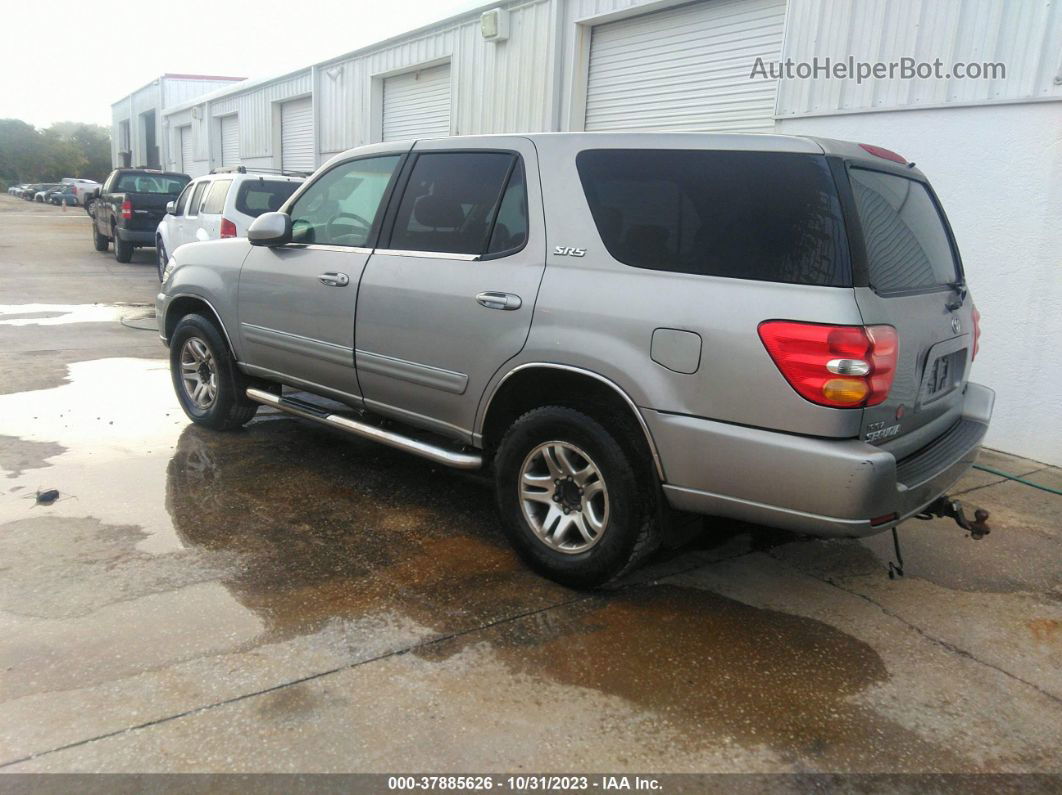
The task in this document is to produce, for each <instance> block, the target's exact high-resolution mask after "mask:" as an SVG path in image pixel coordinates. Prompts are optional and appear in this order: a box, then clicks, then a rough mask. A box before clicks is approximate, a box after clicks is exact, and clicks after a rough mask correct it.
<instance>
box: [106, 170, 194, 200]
mask: <svg viewBox="0 0 1062 795" xmlns="http://www.w3.org/2000/svg"><path fill="white" fill-rule="evenodd" d="M190 181H191V179H190V178H189V177H185V176H169V175H166V174H122V176H120V177H119V178H118V185H117V186H116V187H115V188H114V190H115V192H116V193H172V194H173V195H175V196H176V195H177V194H178V193H180V192H181V189H182V188H184V186H185V185H187V184H188V183H189V182H190Z"/></svg>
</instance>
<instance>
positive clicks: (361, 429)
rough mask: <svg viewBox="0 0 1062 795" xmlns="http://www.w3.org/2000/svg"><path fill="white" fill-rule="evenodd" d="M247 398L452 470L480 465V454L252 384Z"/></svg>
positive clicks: (481, 458) (481, 464) (481, 463)
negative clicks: (374, 423)
mask: <svg viewBox="0 0 1062 795" xmlns="http://www.w3.org/2000/svg"><path fill="white" fill-rule="evenodd" d="M247 397H249V398H250V399H251V400H253V401H255V402H256V403H261V404H263V405H266V406H272V407H273V408H275V409H277V410H279V411H283V412H284V413H286V414H291V415H293V416H295V417H302V418H303V419H304V420H311V421H313V422H316V423H319V424H321V425H327V426H328V427H329V428H335V429H336V430H339V431H343V432H344V433H349V434H350V435H351V436H360V437H361V438H363V439H371V440H372V441H374V442H380V443H381V444H386V445H387V446H388V447H395V448H397V449H399V450H405V451H406V452H407V453H412V454H413V455H418V456H420V457H421V458H427V459H428V460H429V461H434V462H435V463H437V464H443V465H445V466H448V467H454V468H455V469H479V468H480V467H482V466H483V456H481V455H480V454H479V453H463V452H460V451H458V450H449V449H447V448H445V447H440V446H438V445H435V444H431V443H429V442H423V441H420V440H419V439H413V438H410V437H409V436H403V435H402V434H400V433H394V432H393V431H387V430H384V429H383V428H378V427H376V426H375V425H369V424H368V423H365V422H358V421H357V420H352V419H351V418H350V417H344V416H343V415H342V414H333V413H331V412H330V411H327V410H325V409H322V408H320V407H318V406H315V405H313V404H312V403H307V402H306V401H304V400H297V399H295V398H286V397H281V396H280V395H274V394H273V393H272V392H266V391H265V390H262V389H254V388H253V387H252V388H250V389H248V390H247Z"/></svg>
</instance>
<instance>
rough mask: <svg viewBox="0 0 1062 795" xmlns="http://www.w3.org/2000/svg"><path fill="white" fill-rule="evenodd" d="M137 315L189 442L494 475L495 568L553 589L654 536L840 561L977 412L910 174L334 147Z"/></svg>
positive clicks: (511, 151)
mask: <svg viewBox="0 0 1062 795" xmlns="http://www.w3.org/2000/svg"><path fill="white" fill-rule="evenodd" d="M547 241H548V242H547ZM156 308H157V316H158V322H159V330H160V333H161V335H162V338H163V340H164V341H165V342H166V343H167V344H168V345H169V348H170V368H171V372H172V376H173V383H174V388H175V390H176V393H177V396H178V399H179V401H180V403H181V406H182V408H183V409H184V411H185V413H186V414H187V415H188V417H189V418H191V419H192V421H193V422H196V423H198V424H200V425H204V426H206V427H209V428H214V429H217V430H227V429H232V428H237V427H239V426H241V425H243V424H244V423H246V422H247V421H248V420H250V419H251V418H252V417H253V416H254V414H255V411H256V409H257V408H258V406H259V405H260V404H265V405H269V406H273V407H275V408H277V409H279V410H281V411H284V412H287V413H289V414H292V415H295V416H298V417H302V418H305V419H308V420H311V421H314V422H317V423H321V424H324V425H326V426H329V427H332V428H335V429H338V430H341V431H344V432H346V433H348V434H351V435H354V436H359V437H365V438H369V439H373V440H376V441H379V442H382V443H383V444H386V445H390V446H392V447H396V448H400V449H403V450H407V451H409V452H412V453H414V454H416V455H420V456H422V457H425V458H427V459H429V460H431V461H434V462H436V463H439V464H445V465H448V466H452V467H458V468H464V469H480V468H485V467H488V466H489V467H490V468H491V470H492V472H493V478H494V483H495V494H496V501H497V506H498V510H499V513H500V516H501V520H502V526H503V528H504V530H505V532H506V534H507V536H508V538H509V539H510V541H511V542H512V544H513V546H514V547H515V548H516V550H517V551H518V552H519V553H520V555H521V556H522V557H523V558H524V560H526V561H527V562H528V563H529V564H530V565H531V566H532V567H533V568H535V569H536V570H537V571H539V572H542V573H543V574H545V575H547V576H549V577H552V578H554V579H556V580H558V581H560V582H564V583H567V584H570V585H575V586H588V585H595V584H598V583H601V582H603V581H606V580H608V579H610V578H612V577H615V576H616V575H618V574H619V573H621V572H623V571H626V570H628V569H629V568H630V567H631V566H633V565H634V564H635V563H636V562H637V561H638V560H640V559H641V558H642V557H643V556H644V555H645V554H647V552H648V551H650V550H651V549H652V548H653V547H654V545H655V544H656V543H657V540H658V539H659V537H660V534H661V532H662V531H663V529H664V528H666V527H668V525H669V522H670V521H671V519H670V517H672V515H673V513H672V512H673V511H681V512H693V513H700V514H713V515H719V516H724V517H731V518H736V519H741V520H745V521H749V522H756V523H761V524H766V525H774V526H777V527H783V528H788V529H790V530H795V531H799V532H803V533H809V534H813V535H821V536H844V537H855V536H864V535H869V534H873V533H878V532H881V531H883V530H887V529H889V528H894V527H895V526H896V525H897V524H898V523H899V522H902V521H903V520H905V519H907V518H909V517H912V516H915V515H916V514H919V513H920V512H923V511H928V512H931V513H932V512H936V513H942V512H943V508H942V506H943V503H942V502H940V497H941V495H942V494H943V493H944V492H945V491H946V490H947V489H948V488H949V487H950V486H951V485H952V484H953V483H954V482H955V481H956V480H957V479H958V478H959V477H960V475H962V473H963V472H965V471H966V470H967V469H968V468H969V467H970V466H971V464H972V463H973V460H974V458H975V457H976V455H977V452H978V449H979V445H980V443H981V440H982V438H983V436H984V434H985V431H986V429H987V427H988V422H989V419H990V416H991V412H992V405H993V400H994V394H993V392H992V391H991V390H989V389H987V388H985V387H983V386H980V385H978V384H975V383H973V382H971V381H969V374H970V368H971V365H972V363H973V360H974V358H975V357H976V355H977V350H978V342H979V333H980V330H979V316H978V313H977V310H976V309H975V308H974V305H973V301H972V299H971V298H970V296H969V294H968V292H967V285H966V280H965V276H964V275H963V270H962V263H961V260H960V258H959V253H958V249H957V248H956V245H955V241H954V238H953V235H952V232H951V229H950V227H949V225H948V222H947V220H946V217H945V215H944V212H943V210H942V208H941V207H940V204H939V202H938V200H937V198H936V196H935V194H934V193H933V190H932V188H931V187H930V185H929V182H928V181H927V179H926V177H925V176H924V175H923V174H922V172H921V171H919V170H918V169H916V168H915V167H914V165H913V164H910V163H907V162H906V160H905V159H904V158H902V157H900V156H899V155H896V154H894V153H891V152H888V151H886V150H883V149H880V148H877V147H870V146H861V145H857V144H851V143H845V142H839V141H829V140H817V139H810V138H804V137H785V136H771V135H755V136H742V135H705V134H626V135H623V134H553V135H531V136H526V137H518V136H477V137H470V138H448V139H438V140H431V141H417V142H416V143H415V144H413V145H410V144H409V143H406V144H398V143H387V144H376V145H373V146H371V147H365V148H362V149H354V150H351V151H349V152H346V153H345V154H342V155H340V156H338V157H336V158H334V159H332V160H331V161H329V163H328V164H326V165H325V166H324V167H322V168H321V169H320V170H319V171H318V172H317V173H316V174H315V175H314V177H313V178H312V179H311V180H310V181H308V182H307V183H306V184H305V185H304V186H303V187H302V188H301V189H300V190H299V191H298V192H297V193H296V194H295V195H294V196H292V198H291V199H289V200H288V201H287V203H286V204H285V206H284V207H283V208H282V209H281V211H279V212H275V213H265V214H263V215H261V216H259V218H258V219H257V220H255V222H254V223H253V224H252V225H251V227H250V229H249V231H248V238H247V240H221V241H211V242H205V243H193V244H188V245H186V246H182V247H181V248H179V249H178V250H177V251H176V252H175V254H174V255H173V257H172V258H171V259H170V262H169V264H168V265H167V268H166V271H165V274H164V281H163V285H162V290H161V292H160V293H159V295H158V298H157V301H156ZM283 386H288V387H293V388H295V389H297V390H301V391H303V392H309V393H311V397H310V398H305V397H295V396H292V395H290V394H284V393H283V391H282V388H283ZM314 396H320V397H321V398H328V399H330V400H332V401H340V402H341V403H345V404H347V405H348V406H349V407H350V408H349V411H341V410H337V409H336V408H335V405H334V403H325V402H323V401H320V400H317V399H316V397H314ZM380 418H385V419H387V420H389V421H390V423H389V424H383V423H381V422H380ZM426 488H430V486H426Z"/></svg>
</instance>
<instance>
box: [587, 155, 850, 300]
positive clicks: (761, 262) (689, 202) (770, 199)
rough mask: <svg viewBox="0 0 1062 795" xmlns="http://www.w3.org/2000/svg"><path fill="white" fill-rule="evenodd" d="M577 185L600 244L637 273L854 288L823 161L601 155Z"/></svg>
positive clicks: (589, 159) (832, 188)
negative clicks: (582, 191) (690, 275)
mask: <svg viewBox="0 0 1062 795" xmlns="http://www.w3.org/2000/svg"><path fill="white" fill-rule="evenodd" d="M576 164H577V167H578V171H579V177H580V180H581V181H582V185H583V190H584V192H585V194H586V199H587V202H588V203H589V205H590V211H591V213H592V214H593V218H594V223H595V225H596V226H597V229H598V232H599V233H600V235H601V240H602V242H603V243H604V244H605V248H607V249H608V252H609V254H611V255H612V257H613V258H615V259H617V260H619V261H620V262H623V263H625V264H627V265H631V266H633V267H636V268H649V269H652V270H663V271H671V272H676V273H692V274H698V275H703V276H724V277H728V278H734V279H756V280H760V281H770V282H785V283H790V284H813V285H820V286H828V287H841V286H850V285H851V268H850V265H849V257H848V242H847V237H846V234H845V227H844V220H843V217H842V214H841V205H840V200H839V199H838V196H837V190H836V186H835V185H834V181H833V176H832V174H831V173H830V170H829V166H828V164H827V163H826V159H825V158H824V157H822V156H818V155H805V154H797V153H785V152H728V151H702V150H678V149H660V150H638V149H598V150H589V151H585V152H581V153H580V154H579V156H578V158H577V160H576Z"/></svg>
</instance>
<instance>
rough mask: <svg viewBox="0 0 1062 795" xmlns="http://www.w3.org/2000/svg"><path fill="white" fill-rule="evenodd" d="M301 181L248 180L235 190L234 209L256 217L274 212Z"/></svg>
mask: <svg viewBox="0 0 1062 795" xmlns="http://www.w3.org/2000/svg"><path fill="white" fill-rule="evenodd" d="M301 184H302V183H300V182H281V181H277V180H267V179H258V180H248V181H247V182H244V183H243V184H242V185H240V189H239V190H238V191H237V192H236V210H237V211H238V212H241V213H243V214H244V215H250V216H251V217H253V218H257V217H258V216H260V215H261V214H262V213H272V212H276V211H277V210H279V209H280V208H281V206H283V204H284V202H286V201H287V200H288V197H289V196H291V194H293V193H294V192H295V191H296V190H297V189H298V187H299V186H300V185H301Z"/></svg>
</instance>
